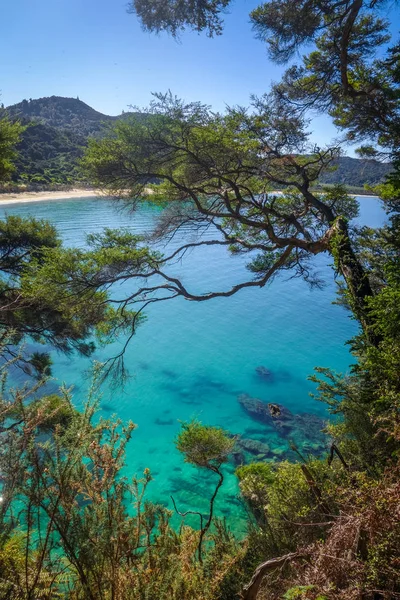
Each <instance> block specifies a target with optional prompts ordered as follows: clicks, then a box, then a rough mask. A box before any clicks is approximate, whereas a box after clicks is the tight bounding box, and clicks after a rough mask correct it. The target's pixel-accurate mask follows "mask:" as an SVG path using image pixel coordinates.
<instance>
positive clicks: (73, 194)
mask: <svg viewBox="0 0 400 600" xmlns="http://www.w3.org/2000/svg"><path fill="white" fill-rule="evenodd" d="M271 193H272V194H278V193H280V191H278V190H277V191H275V192H271ZM349 196H353V197H355V198H378V196H375V195H374V194H349ZM96 197H97V198H101V197H103V198H105V197H106V194H104V192H102V191H101V190H97V189H94V190H88V189H85V188H83V189H80V188H74V189H72V190H68V191H64V192H62V191H60V192H10V193H5V194H0V206H1V205H2V204H22V203H28V202H44V201H46V200H71V199H74V198H96Z"/></svg>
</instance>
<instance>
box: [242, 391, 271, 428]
mask: <svg viewBox="0 0 400 600" xmlns="http://www.w3.org/2000/svg"><path fill="white" fill-rule="evenodd" d="M238 400H239V404H240V405H241V406H242V408H243V410H245V411H246V412H247V413H248V414H249V415H250V416H251V417H252V418H253V419H256V420H257V421H260V422H261V423H267V424H268V425H270V424H272V417H271V413H270V410H269V408H268V404H267V403H266V402H263V401H262V400H259V398H252V397H251V396H249V395H248V394H240V396H238Z"/></svg>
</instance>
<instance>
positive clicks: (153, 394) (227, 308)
mask: <svg viewBox="0 0 400 600" xmlns="http://www.w3.org/2000/svg"><path fill="white" fill-rule="evenodd" d="M360 209H361V211H360V213H361V214H360V221H361V222H362V223H364V224H367V225H370V226H378V225H380V224H381V223H382V222H383V219H384V214H383V211H382V209H381V207H380V204H379V202H378V200H377V199H375V198H360ZM5 214H16V215H21V216H27V215H32V216H35V217H37V218H45V219H48V220H50V221H51V222H53V223H54V224H55V225H56V226H57V228H58V231H59V233H60V235H61V236H62V238H63V240H64V242H65V244H66V245H68V246H72V247H79V246H83V245H84V244H85V236H86V234H87V233H90V232H95V231H99V230H101V229H102V228H103V227H121V226H124V227H128V228H130V229H132V230H133V231H136V232H144V231H148V230H149V229H150V228H151V225H152V223H153V222H154V218H155V217H156V214H157V211H156V210H155V209H151V208H148V207H147V208H145V207H144V208H142V209H140V210H138V211H137V212H136V213H135V214H133V215H132V214H128V213H126V212H121V211H120V210H117V208H116V205H115V203H113V202H112V201H110V200H106V199H74V200H68V201H52V202H37V203H27V204H15V205H8V206H5V205H2V206H1V208H0V216H4V215H5ZM330 262H331V260H330V259H329V257H327V256H320V257H317V259H316V261H315V264H316V267H317V269H318V271H319V273H320V274H321V275H323V277H324V279H325V287H324V289H323V290H310V289H309V287H308V286H307V284H306V283H304V282H303V281H301V280H298V279H297V280H290V281H288V280H284V279H283V278H281V279H277V280H275V281H274V282H273V283H272V284H271V285H270V286H269V287H266V288H264V289H262V290H260V289H248V290H242V291H241V292H240V293H238V294H237V295H236V296H233V297H231V298H227V299H214V300H210V301H208V302H202V303H198V304H197V303H193V302H187V301H185V300H183V299H176V300H173V301H170V302H163V303H158V304H155V305H154V306H152V307H151V308H149V310H148V311H147V316H148V319H147V321H146V322H145V323H144V324H143V325H141V327H140V328H139V329H138V332H137V334H136V336H135V337H134V339H133V340H132V342H131V344H130V346H129V347H128V350H127V354H126V363H127V366H128V368H129V371H130V373H131V375H132V377H131V379H129V381H128V383H127V384H126V386H125V388H124V389H123V390H115V389H112V388H111V387H110V386H107V385H104V388H103V396H102V399H101V410H102V411H103V414H104V415H105V416H111V415H112V414H116V415H117V416H118V417H120V418H121V419H123V420H129V419H130V420H132V421H134V422H135V423H136V424H137V425H138V427H137V430H136V431H135V433H134V435H133V439H132V441H131V443H130V445H129V447H128V454H127V465H126V471H127V473H128V474H129V475H134V474H137V475H140V474H141V473H142V472H143V469H144V468H145V467H149V468H150V469H151V471H152V473H153V476H154V481H153V482H152V483H151V488H150V490H149V497H150V498H151V499H152V500H156V501H159V502H162V503H163V504H165V505H167V506H169V507H170V508H172V503H171V500H170V495H171V494H172V495H174V497H175V498H176V500H177V503H178V505H179V508H180V509H181V510H187V509H190V508H193V509H197V510H199V509H200V510H204V511H206V500H205V499H206V498H208V497H209V496H210V494H211V491H212V484H213V481H212V479H209V478H207V477H205V475H204V474H203V473H202V472H199V470H197V469H195V468H194V467H192V466H190V465H186V464H185V463H184V462H183V458H182V456H181V455H180V454H179V453H178V452H177V450H176V449H175V447H174V438H175V436H176V434H177V432H178V431H179V427H180V425H179V421H182V420H188V419H191V418H193V417H196V418H199V419H200V420H201V421H202V422H204V423H206V424H211V425H219V426H222V427H224V428H226V429H228V430H229V431H230V432H232V433H240V434H242V435H244V436H245V437H247V438H249V437H251V438H253V439H258V440H260V441H263V442H269V443H272V444H273V445H275V446H276V447H279V446H280V447H281V448H282V449H285V448H286V447H287V440H284V439H283V438H279V436H278V435H277V434H276V433H273V432H267V431H262V428H260V424H258V423H257V422H255V421H253V420H252V419H251V418H250V417H249V416H248V415H247V414H245V413H244V411H243V410H242V408H241V406H240V405H239V403H238V400H237V397H238V395H239V394H241V393H247V394H249V395H251V396H255V397H258V398H261V399H262V400H265V401H268V402H277V403H280V404H284V405H285V406H286V407H288V408H289V409H290V410H291V411H293V412H296V413H299V412H313V413H318V414H321V415H322V414H324V407H323V406H322V405H320V404H319V403H317V402H316V401H314V400H313V399H312V398H311V397H310V392H312V391H313V389H314V387H313V384H312V383H310V382H309V381H307V377H308V376H309V375H310V374H311V373H312V372H313V368H314V367H315V366H325V367H330V368H333V369H336V370H337V371H341V372H346V370H348V367H349V364H350V362H351V357H350V355H349V353H348V349H347V347H346V346H345V342H346V340H348V339H349V338H350V337H351V336H352V335H353V334H354V333H355V332H356V325H355V323H354V321H352V320H351V319H350V316H349V313H347V312H346V311H345V310H344V309H343V308H341V307H339V306H336V305H333V304H332V301H333V300H334V299H335V283H334V278H333V271H332V269H331V268H330V267H329V264H330ZM173 272H174V274H175V275H179V276H180V277H182V278H183V280H184V282H185V284H187V287H188V288H189V289H191V290H194V291H196V292H198V291H202V292H207V291H211V290H214V289H228V287H229V286H230V285H231V284H232V283H237V282H239V281H242V280H243V279H244V278H245V277H246V276H248V273H246V269H245V263H244V261H243V259H242V258H237V257H232V256H230V255H229V253H228V252H227V251H226V250H224V249H222V248H218V247H210V248H208V249H202V250H201V251H200V250H197V251H194V252H192V253H191V254H190V255H188V256H186V257H185V259H184V261H183V262H182V264H178V265H175V266H174V270H173ZM122 341H123V340H120V341H119V342H118V343H116V344H114V345H113V346H108V347H106V348H104V349H101V350H98V351H97V352H96V355H95V357H94V358H95V359H96V360H99V361H103V360H105V358H107V357H109V356H111V355H113V354H115V353H116V351H117V350H118V348H119V347H120V344H121V343H122ZM259 365H264V366H265V367H267V368H268V369H270V370H271V371H272V372H273V373H274V374H275V375H276V378H275V380H274V382H273V383H268V382H265V381H262V380H261V379H260V378H259V377H258V376H257V375H256V373H255V368H256V367H257V366H259ZM89 367H90V361H88V360H87V359H82V358H80V357H77V356H74V357H70V358H67V357H65V356H62V355H55V356H54V376H55V377H56V378H57V379H58V381H59V382H65V383H66V384H67V385H74V400H75V402H76V404H77V406H80V405H82V402H84V400H85V394H86V390H87V388H88V385H89V383H90V382H89V381H88V375H87V369H88V368H89ZM233 472H234V466H233V465H230V464H229V465H227V466H226V474H227V476H226V480H225V483H224V486H223V488H222V491H221V494H220V496H219V500H218V506H217V509H218V513H219V514H220V515H225V516H228V517H230V518H231V519H232V523H233V524H234V527H235V528H240V523H241V520H240V515H241V507H240V504H239V502H238V500H237V494H238V490H237V482H236V478H235V476H234V474H233Z"/></svg>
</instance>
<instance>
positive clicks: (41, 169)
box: [5, 96, 132, 184]
mask: <svg viewBox="0 0 400 600" xmlns="http://www.w3.org/2000/svg"><path fill="white" fill-rule="evenodd" d="M5 110H6V112H7V114H8V115H9V116H10V117H11V118H12V119H16V118H18V119H19V120H20V121H22V123H24V124H25V125H29V127H28V128H27V129H26V131H25V133H24V134H23V139H22V141H21V143H20V144H19V146H18V151H19V157H18V159H17V161H16V171H15V173H14V177H13V178H14V180H15V181H24V182H31V183H39V184H51V183H74V182H76V181H77V179H78V178H79V174H78V170H77V164H78V161H79V158H80V157H81V156H82V154H83V151H84V148H85V146H86V144H87V140H88V138H89V137H90V136H96V137H97V136H101V134H102V131H103V130H104V127H105V125H106V124H108V123H112V122H114V121H116V120H118V119H123V118H125V117H126V116H128V115H129V114H132V113H125V114H121V115H118V116H110V115H104V114H103V113H100V112H98V111H97V110H94V109H93V108H91V107H90V106H89V105H88V104H85V102H82V101H81V100H79V98H63V97H60V96H51V97H49V98H39V99H37V100H32V99H31V100H23V101H22V102H19V103H18V104H14V105H12V106H8V107H7V108H6V109H5Z"/></svg>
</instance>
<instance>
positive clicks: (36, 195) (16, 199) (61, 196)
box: [0, 189, 102, 205]
mask: <svg viewBox="0 0 400 600" xmlns="http://www.w3.org/2000/svg"><path fill="white" fill-rule="evenodd" d="M101 195H102V193H101V192H100V190H88V189H81V190H80V189H73V190H69V191H66V192H21V193H15V192H14V193H9V194H0V205H1V204H20V203H22V202H41V201H43V200H69V199H71V198H94V197H96V196H101Z"/></svg>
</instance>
